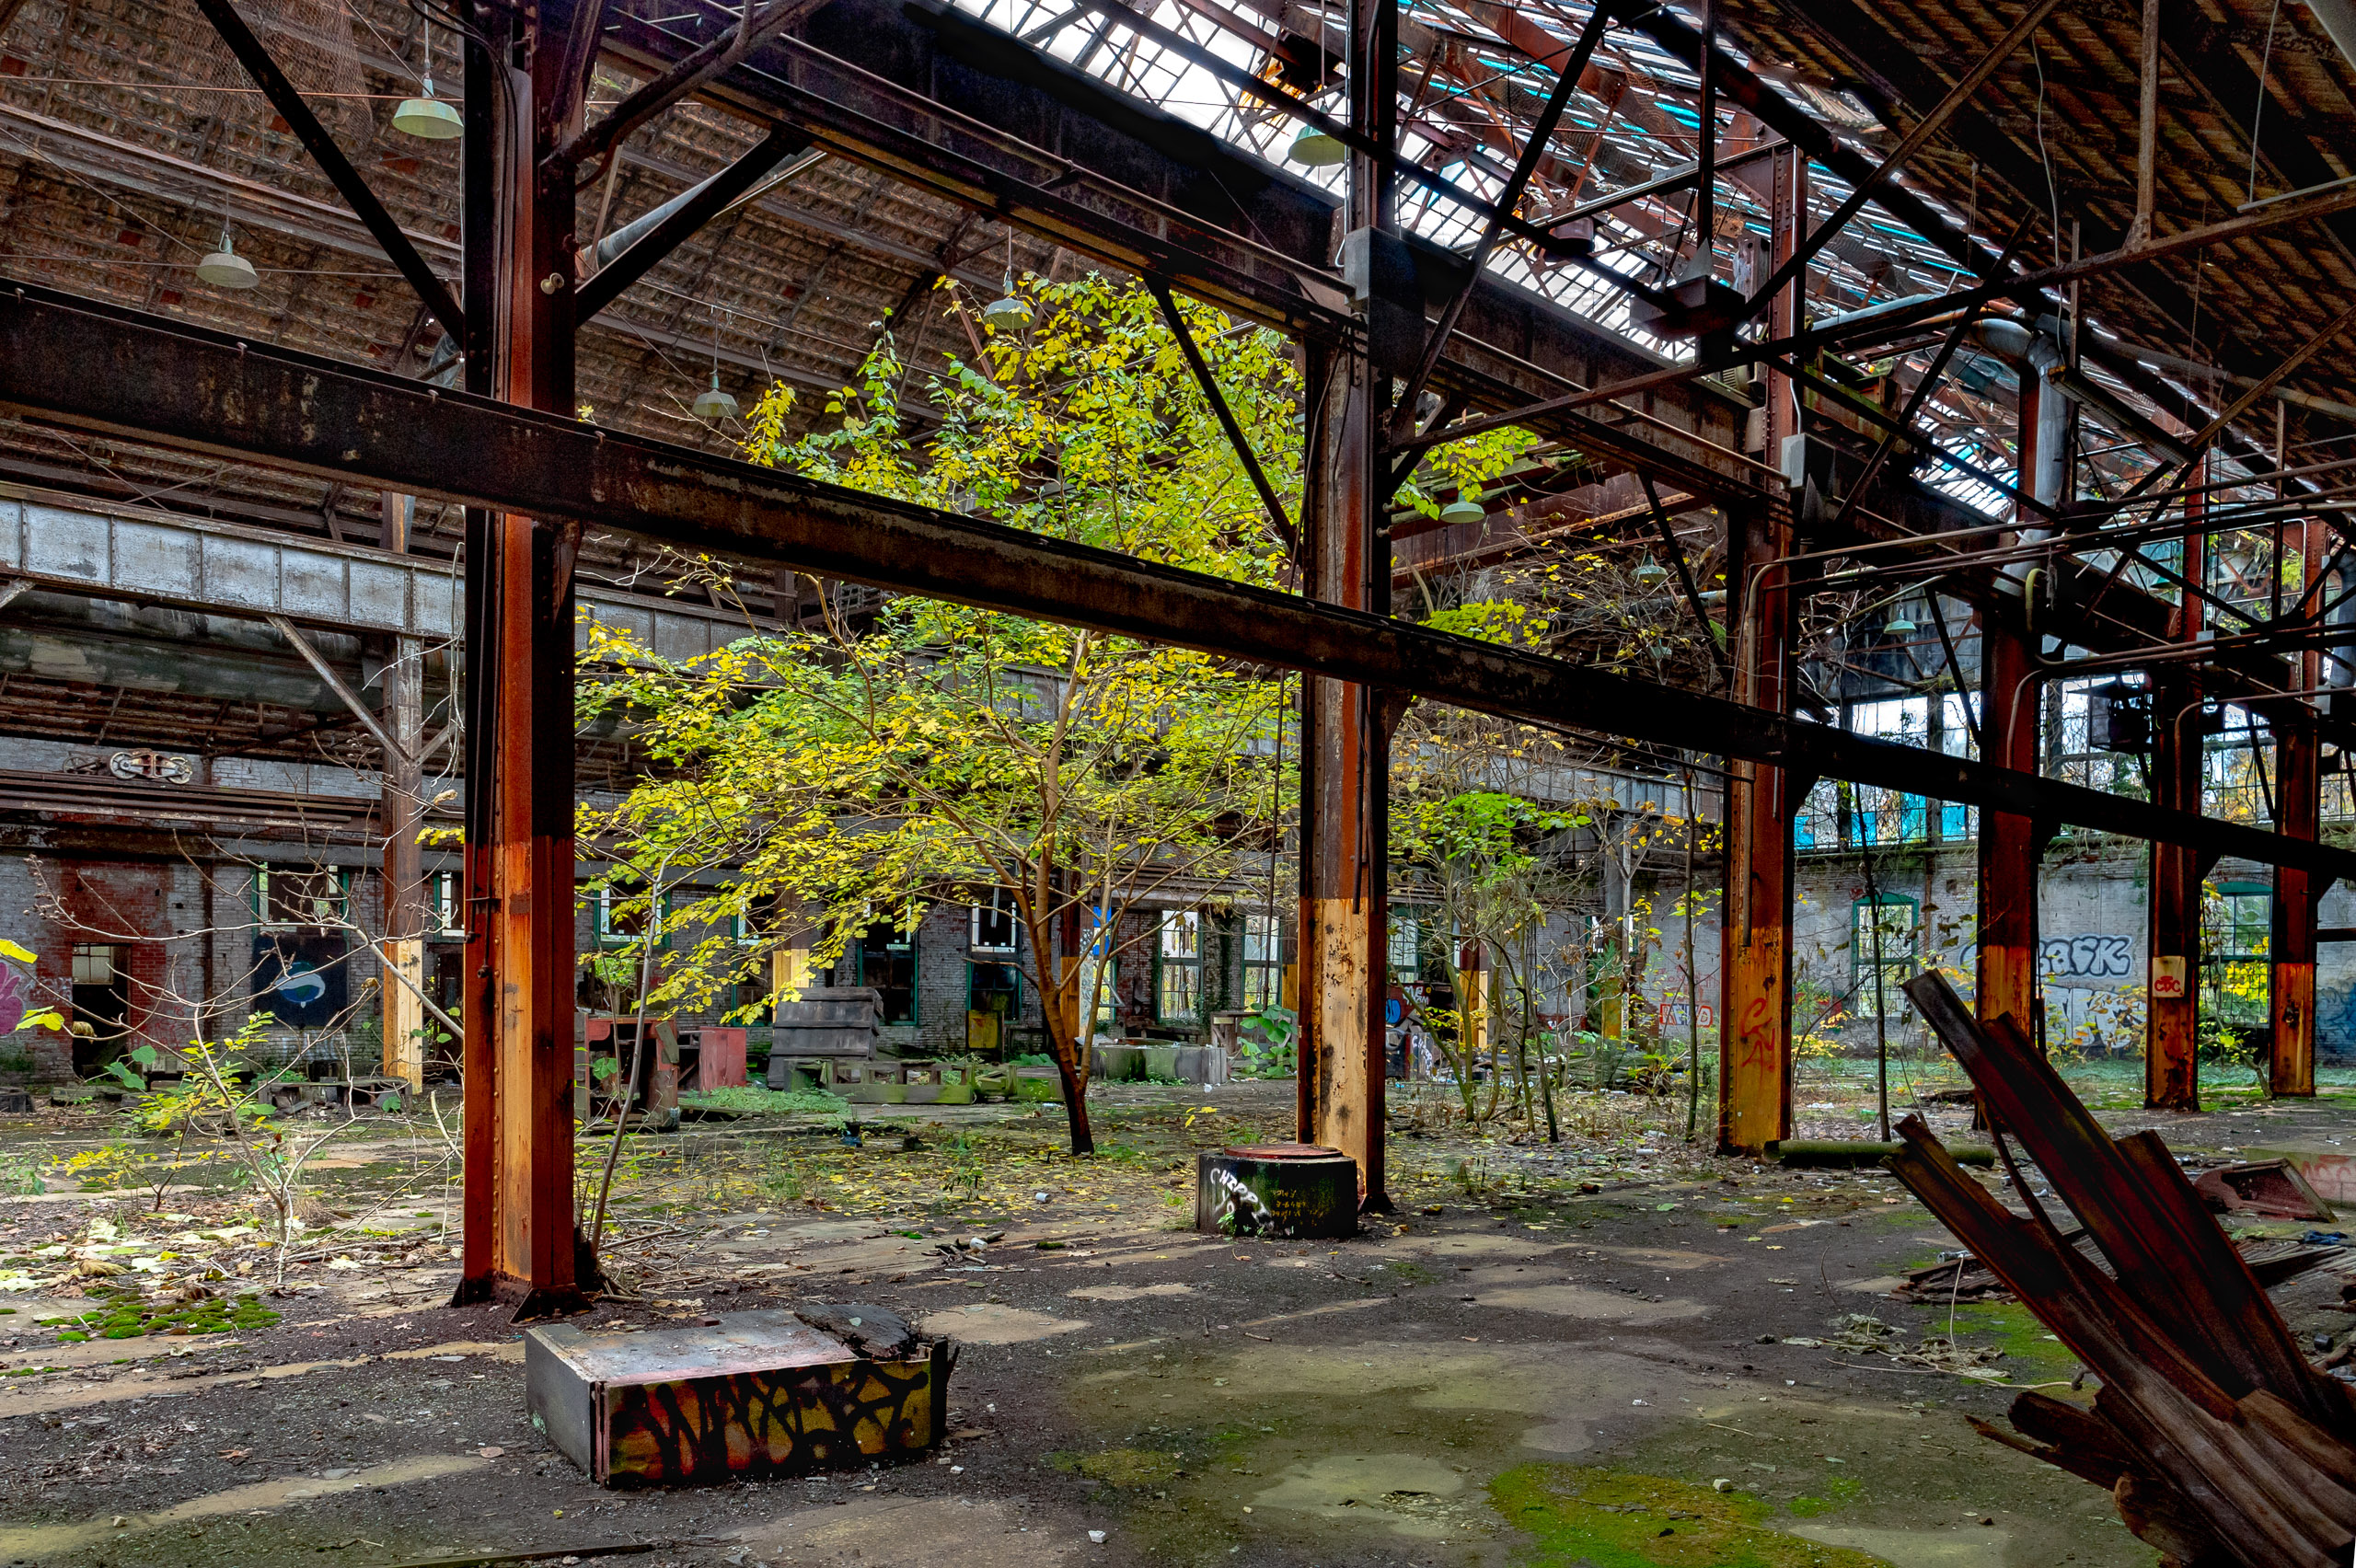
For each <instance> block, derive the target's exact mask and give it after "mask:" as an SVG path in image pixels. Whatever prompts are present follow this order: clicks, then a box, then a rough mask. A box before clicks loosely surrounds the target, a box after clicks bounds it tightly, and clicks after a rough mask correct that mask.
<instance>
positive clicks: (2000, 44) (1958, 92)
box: [1749, 0, 2061, 316]
mask: <svg viewBox="0 0 2356 1568" xmlns="http://www.w3.org/2000/svg"><path fill="white" fill-rule="evenodd" d="M2060 4H2061V0H2030V4H2029V8H2028V9H2027V11H2026V12H2024V13H2022V16H2021V19H2020V20H2019V21H2017V22H2015V23H2014V24H2013V26H2012V30H2011V31H2009V32H2007V33H2005V34H2004V37H2003V38H2001V39H1999V40H1996V45H1995V47H1994V48H1992V49H1991V50H1989V51H1988V52H1987V53H1985V54H1983V55H1981V57H1980V63H1978V64H1976V65H1974V66H1973V67H1972V68H1971V69H1970V70H1969V71H1966V72H1965V73H1964V74H1963V76H1962V78H1961V79H1960V80H1958V82H1957V83H1956V85H1955V86H1952V87H1950V88H1948V89H1947V94H1946V97H1945V98H1941V99H1940V100H1939V101H1938V103H1937V104H1936V105H1935V106H1934V107H1933V109H1932V110H1931V111H1930V112H1929V113H1928V114H1925V115H1924V116H1923V118H1922V119H1920V120H1918V121H1915V122H1914V128H1913V129H1912V130H1911V131H1909V132H1907V133H1906V134H1905V136H1904V138H1903V139H1901V140H1900V142H1899V144H1898V145H1897V146H1895V147H1893V148H1891V149H1890V152H1889V156H1888V157H1885V158H1884V159H1882V160H1881V164H1880V167H1877V168H1876V169H1875V170H1874V171H1873V173H1871V174H1869V175H1867V176H1866V177H1865V179H1862V180H1859V181H1857V182H1856V183H1855V184H1854V185H1853V186H1851V187H1850V190H1849V194H1848V195H1846V196H1844V197H1842V199H1841V204H1840V205H1839V206H1837V207H1835V208H1833V209H1832V211H1831V213H1830V214H1828V215H1827V216H1826V218H1825V220H1824V222H1822V223H1821V224H1819V225H1817V226H1816V227H1815V228H1814V229H1812V230H1810V231H1809V233H1808V236H1807V238H1806V239H1803V240H1801V241H1800V243H1799V245H1798V246H1797V247H1796V248H1795V249H1794V250H1793V251H1792V254H1791V257H1790V259H1787V260H1786V261H1784V264H1783V265H1782V266H1780V267H1778V268H1776V269H1775V271H1774V272H1773V274H1771V275H1770V276H1769V278H1768V279H1767V281H1766V282H1764V283H1762V284H1761V285H1760V286H1759V289H1758V291H1757V292H1756V293H1754V294H1752V295H1751V296H1750V310H1749V314H1750V315H1753V316H1755V315H1757V314H1758V313H1759V312H1760V311H1762V310H1764V309H1766V308H1767V302H1768V301H1769V300H1772V299H1773V298H1774V297H1775V295H1776V294H1777V293H1778V292H1779V291H1781V290H1782V289H1783V287H1784V285H1785V284H1786V283H1789V282H1791V281H1792V280H1793V279H1794V278H1796V277H1797V276H1799V275H1800V274H1801V273H1802V272H1804V271H1807V264H1808V263H1809V262H1810V261H1812V260H1814V259H1816V255H1817V253H1818V252H1819V251H1820V250H1822V249H1823V248H1825V246H1826V245H1827V244H1829V243H1830V242H1831V239H1832V236H1834V235H1836V234H1839V233H1840V232H1841V230H1842V228H1844V227H1846V226H1847V225H1848V222H1849V220H1850V219H1851V218H1854V217H1855V216H1856V215H1857V213H1859V212H1861V211H1863V210H1864V208H1865V203H1866V202H1869V201H1871V200H1873V198H1874V196H1875V193H1876V192H1877V191H1878V190H1881V189H1882V187H1883V186H1885V185H1886V184H1888V182H1889V179H1890V177H1891V176H1893V175H1895V174H1896V173H1897V172H1898V171H1899V170H1900V169H1901V168H1904V167H1906V166H1907V164H1908V163H1909V162H1911V160H1912V158H1913V156H1914V155H1915V154H1917V153H1919V152H1921V151H1922V150H1923V148H1924V147H1925V146H1927V145H1928V144H1930V140H1931V138H1932V137H1934V136H1935V135H1937V134H1938V133H1939V130H1940V128H1941V127H1942V126H1944V125H1946V122H1947V121H1949V120H1950V119H1952V118H1953V117H1954V115H1955V111H1956V110H1959V109H1961V108H1962V107H1963V106H1964V105H1965V104H1966V103H1967V102H1969V100H1970V98H1971V95H1972V94H1974V93H1976V92H1978V91H1979V90H1980V89H1981V86H1984V85H1985V84H1986V82H1987V80H1988V78H1989V77H1991V76H1992V75H1995V74H1996V69H1997V67H1998V66H2000V65H2002V64H2004V62H2005V61H2007V60H2009V59H2011V58H2012V57H2013V55H2014V54H2015V52H2017V51H2018V50H2019V49H2020V46H2021V45H2022V44H2024V43H2027V41H2028V40H2029V35H2030V34H2031V33H2034V32H2035V31H2037V29H2039V28H2041V27H2043V26H2044V25H2045V18H2046V17H2050V16H2051V15H2052V14H2053V10H2054V7H2055V6H2059V5H2060Z"/></svg>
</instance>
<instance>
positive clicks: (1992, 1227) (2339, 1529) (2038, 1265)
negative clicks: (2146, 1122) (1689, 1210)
mask: <svg viewBox="0 0 2356 1568" xmlns="http://www.w3.org/2000/svg"><path fill="white" fill-rule="evenodd" d="M1918 983H1919V982H1918ZM1899 1131H1900V1136H1902V1137H1903V1138H1904V1139H1905V1140H1906V1143H1907V1146H1908V1147H1907V1148H1906V1149H1905V1151H1904V1152H1902V1153H1900V1154H1897V1155H1894V1156H1892V1157H1891V1158H1890V1161H1889V1164H1890V1169H1891V1170H1894V1171H1895V1172H1896V1173H1897V1174H1898V1176H1899V1179H1900V1181H1902V1182H1905V1183H1906V1185H1907V1186H1908V1188H1909V1189H1911V1191H1912V1192H1913V1193H1914V1194H1915V1195H1916V1196H1917V1197H1919V1198H1921V1199H1922V1200H1923V1203H1924V1205H1927V1206H1928V1207H1929V1208H1930V1210H1931V1212H1932V1213H1934V1215H1936V1216H1938V1217H1939V1219H1940V1221H1941V1222H1942V1223H1944V1224H1945V1225H1946V1227H1947V1228H1949V1229H1950V1230H1952V1231H1954V1232H1955V1234H1956V1236H1957V1238H1958V1239H1960V1240H1961V1241H1962V1242H1963V1243H1964V1244H1965V1245H1966V1246H1968V1247H1969V1248H1970V1249H1971V1250H1972V1251H1973V1252H1974V1253H1975V1254H1976V1255H1977V1256H1978V1257H1979V1258H1980V1259H1981V1262H1985V1263H1986V1264H1988V1266H1989V1268H1990V1269H1991V1270H1992V1272H1993V1273H1994V1274H1996V1275H1997V1277H1998V1278H2000V1279H2002V1280H2003V1281H2004V1283H2005V1285H2006V1286H2009V1287H2010V1288H2011V1289H2012V1290H2013V1292H2014V1294H2015V1295H2016V1296H2018V1297H2020V1298H2021V1300H2022V1301H2023V1302H2024V1303H2026V1304H2027V1305H2028V1306H2029V1307H2030V1309H2032V1310H2034V1311H2035V1312H2036V1313H2037V1315H2038V1319H2039V1320H2041V1321H2042V1322H2044V1323H2045V1325H2046V1326H2047V1327H2048V1328H2050V1329H2051V1330H2052V1331H2053V1332H2054V1333H2055V1335H2056V1336H2057V1337H2059V1338H2060V1339H2061V1341H2062V1343H2065V1344H2066V1345H2068V1346H2069V1347H2070V1349H2071V1350H2072V1351H2073V1353H2075V1354H2076V1355H2078V1357H2079V1358H2080V1359H2081V1360H2083V1361H2084V1362H2085V1364H2086V1366H2088V1367H2090V1368H2091V1369H2092V1370H2093V1371H2094V1372H2095V1374H2096V1376H2097V1377H2099V1378H2101V1379H2102V1388H2101V1390H2100V1391H2099V1392H2098V1393H2097V1394H2096V1399H2095V1410H2094V1412H2093V1414H2091V1415H2085V1416H2079V1417H2078V1418H2077V1419H2074V1420H2067V1419H2066V1418H2065V1424H2061V1427H2060V1430H2058V1431H2057V1430H2056V1429H2055V1428H2056V1424H2055V1423H2053V1422H2051V1421H2050V1420H2049V1419H2047V1418H2048V1417H2049V1416H2050V1414H2052V1413H2053V1412H2049V1411H2047V1410H2046V1408H2045V1407H2046V1405H2048V1404H2050V1402H2051V1401H2039V1400H2038V1396H2037V1395H2034V1394H2025V1395H2023V1396H2021V1398H2020V1399H2019V1400H2018V1401H2015V1404H2014V1408H2013V1419H2014V1424H2015V1426H2016V1427H2018V1428H2020V1429H2021V1430H2022V1431H2023V1432H2026V1433H2028V1434H2030V1435H2045V1436H2048V1437H2049V1438H2058V1439H2059V1440H2058V1441H2055V1442H2054V1443H2053V1446H2052V1447H2044V1448H2040V1447H2038V1446H2037V1445H2035V1444H2031V1443H2027V1442H2024V1441H2022V1440H2020V1439H2017V1438H2014V1437H2010V1436H2007V1435H2004V1433H2002V1432H1999V1431H1997V1430H1996V1429H1995V1428H1992V1427H1989V1426H1985V1425H1982V1426H1981V1431H1982V1432H1983V1433H1985V1434H1986V1435H1989V1436H1992V1437H1994V1438H1996V1439H1998V1440H1999V1441H2002V1442H2005V1443H2007V1444H2009V1445H2010V1446H2012V1447H2018V1448H2021V1449H2023V1450H2024V1451H2025V1452H2027V1453H2030V1454H2032V1455H2034V1456H2035V1457H2037V1458H2043V1459H2045V1460H2047V1461H2049V1462H2050V1463H2052V1464H2056V1465H2059V1466H2061V1468H2062V1469H2064V1470H2070V1471H2072V1472H2073V1473H2074V1474H2079V1475H2084V1476H2086V1477H2087V1478H2088V1479H2090V1480H2095V1481H2096V1482H2097V1484H2101V1483H2102V1481H2103V1478H2104V1477H2105V1476H2106V1475H2108V1472H2110V1471H2111V1470H2114V1469H2122V1468H2123V1470H2124V1473H2123V1474H2122V1475H2119V1476H2116V1477H2112V1478H2111V1480H2110V1485H2111V1488H2112V1493H2113V1495H2114V1497H2115V1498H2116V1500H2117V1505H2118V1508H2119V1515H2120V1516H2121V1518H2123V1519H2124V1520H2125V1521H2126V1522H2127V1524H2128V1526H2129V1528H2131V1529H2133V1530H2134V1531H2135V1533H2136V1534H2138V1535H2139V1536H2142V1538H2143V1539H2145V1540H2147V1541H2150V1542H2151V1543H2152V1544H2153V1545H2155V1546H2158V1547H2160V1548H2161V1549H2162V1550H2163V1551H2167V1552H2168V1553H2169V1554H2170V1555H2171V1556H2174V1557H2176V1558H2177V1559H2178V1560H2180V1561H2183V1562H2203V1563H2216V1562H2240V1563H2243V1564H2246V1568H2271V1565H2275V1564H2284V1563H2302V1564H2308V1565H2311V1568H2323V1565H2325V1564H2338V1563H2342V1562H2346V1561H2347V1544H2346V1543H2347V1541H2348V1539H2349V1538H2350V1530H2351V1528H2356V1490H2351V1489H2350V1487H2349V1486H2348V1485H2347V1484H2346V1483H2345V1482H2343V1481H2342V1480H2340V1479H2339V1476H2340V1472H2341V1471H2342V1470H2345V1469H2346V1467H2347V1464H2348V1459H2349V1455H2348V1451H2347V1450H2346V1449H2345V1446H2344V1444H2342V1443H2341V1442H2340V1441H2339V1439H2338V1438H2336V1437H2335V1436H2334V1435H2331V1434H2329V1433H2327V1432H2325V1431H2322V1430H2319V1429H2318V1428H2317V1427H2316V1424H2314V1423H2312V1422H2310V1421H2308V1420H2307V1419H2306V1418H2305V1417H2304V1416H2302V1415H2300V1414H2299V1413H2298V1412H2296V1411H2294V1410H2292V1409H2291V1408H2290V1407H2288V1406H2286V1405H2284V1404H2283V1403H2282V1401H2280V1400H2278V1399H2276V1398H2275V1397H2274V1396H2273V1395H2271V1394H2270V1393H2269V1392H2267V1391H2266V1390H2263V1389H2259V1390H2256V1391H2253V1392H2250V1393H2248V1394H2246V1395H2245V1396H2243V1397H2242V1398H2241V1399H2240V1400H2238V1401H2236V1400H2235V1398H2234V1397H2233V1395H2232V1394H2230V1393H2228V1392H2227V1391H2226V1390H2225V1389H2221V1388H2220V1387H2219V1386H2218V1385H2217V1384H2216V1383H2214V1382H2213V1381H2212V1380H2211V1379H2210V1378H2209V1377H2208V1376H2207V1374H2206V1373H2204V1372H2203V1371H2202V1369H2201V1368H2200V1366H2197V1365H2195V1364H2194V1363H2193V1362H2192V1361H2191V1360H2190V1359H2189V1358H2188V1357H2187V1356H2186V1355H2184V1354H2183V1353H2182V1348H2181V1347H2180V1346H2179V1345H2178V1344H2177V1343H2176V1341H2175V1340H2173V1339H2172V1338H2171V1337H2170V1336H2169V1335H2168V1334H2167V1332H2165V1330H2163V1329H2162V1328H2161V1326H2160V1325H2159V1324H2157V1323H2155V1322H2154V1320H2152V1319H2151V1318H2150V1317H2149V1316H2148V1315H2147V1314H2146V1312H2145V1310H2144V1308H2145V1307H2146V1306H2148V1305H2150V1304H2151V1303H2150V1297H2142V1296H2137V1295H2134V1294H2131V1293H2130V1291H2129V1290H2127V1289H2126V1288H2125V1287H2124V1286H2121V1285H2120V1284H2119V1282H2118V1281H2116V1280H2113V1279H2111V1278H2110V1277H2109V1276H2108V1274H2104V1273H2103V1272H2102V1271H2101V1270H2100V1269H2098V1268H2096V1267H2095V1266H2094V1265H2093V1264H2092V1263H2091V1262H2088V1261H2087V1260H2086V1259H2085V1257H2084V1256H2083V1255H2081V1254H2080V1253H2079V1252H2078V1251H2076V1250H2075V1249H2074V1248H2072V1247H2070V1246H2067V1245H2065V1244H2063V1243H2062V1241H2061V1239H2060V1238H2059V1237H2058V1236H2057V1235H2055V1234H2054V1232H2053V1231H2052V1229H2051V1228H2050V1227H2049V1226H2046V1225H2043V1224H2040V1223H2038V1221H2036V1220H2033V1219H2023V1218H2020V1217H2018V1216H2015V1215H2013V1214H2012V1213H2010V1212H2009V1211H2007V1210H2006V1209H2005V1208H2004V1205H2002V1204H2000V1203H1998V1202H1997V1201H1996V1200H1995V1199H1994V1198H1993V1197H1992V1196H1991V1195H1990V1194H1989V1193H1988V1191H1987V1190H1986V1189H1985V1188H1983V1187H1981V1185H1980V1184H1979V1182H1975V1181H1973V1180H1972V1179H1971V1178H1970V1177H1969V1175H1967V1174H1966V1173H1965V1172H1964V1170H1963V1169H1962V1167H1960V1166H1958V1164H1956V1162H1955V1161H1954V1159H1951V1158H1950V1157H1949V1156H1948V1154H1947V1151H1946V1149H1945V1148H1943V1147H1940V1145H1939V1142H1938V1140H1937V1139H1936V1138H1934V1137H1933V1136H1931V1133H1930V1129H1929V1128H1928V1126H1927V1125H1925V1124H1924V1123H1923V1119H1922V1118H1921V1117H1919V1116H1909V1117H1907V1118H1906V1120H1905V1121H1904V1123H1902V1124H1900V1128H1899ZM2047 1173H2048V1174H2049V1175H2050V1174H2051V1172H2050V1170H2048V1172H2047ZM2076 1413H2077V1412H2073V1415H2075V1414H2076ZM2253 1417H2255V1418H2256V1419H2253ZM2260 1422H2263V1423H2266V1424H2269V1425H2272V1426H2280V1427H2281V1429H2282V1430H2283V1432H2284V1433H2285V1434H2288V1437H2287V1439H2286V1437H2284V1436H2281V1435H2275V1434H2274V1433H2272V1432H2268V1433H2267V1434H2266V1435H2263V1436H2261V1435H2260V1434H2259V1433H2258V1431H2254V1430H2252V1428H2253V1427H2255V1426H2258V1424H2259V1423H2260ZM2335 1454H2337V1455H2339V1458H2338V1459H2337V1461H2336V1462H2335V1461H2334V1460H2333V1459H2331V1458H2329V1456H2333V1455H2335Z"/></svg>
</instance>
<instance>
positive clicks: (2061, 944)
mask: <svg viewBox="0 0 2356 1568" xmlns="http://www.w3.org/2000/svg"><path fill="white" fill-rule="evenodd" d="M2038 968H2039V969H2041V970H2042V971H2043V972H2044V974H2045V976H2046V978H2048V979H2050V980H2061V979H2067V980H2124V979H2126V978H2127V977H2128V976H2129V975H2131V974H2133V973H2134V969H2135V953H2134V950H2133V948H2132V947H2131V946H2130V945H2129V942H2128V940H2127V939H2126V938H2125V937H2048V938H2046V939H2045V951H2044V953H2043V954H2042V956H2041V958H2040V961H2039V963H2038Z"/></svg>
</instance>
